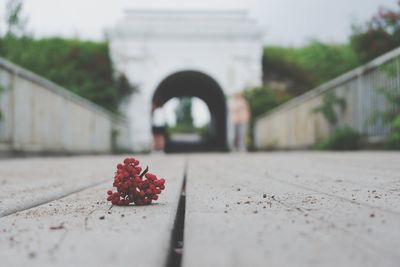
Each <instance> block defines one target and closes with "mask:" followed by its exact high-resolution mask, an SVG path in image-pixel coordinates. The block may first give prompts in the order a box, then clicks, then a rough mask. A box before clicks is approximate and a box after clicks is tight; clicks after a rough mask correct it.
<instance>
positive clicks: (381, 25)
mask: <svg viewBox="0 0 400 267" xmlns="http://www.w3.org/2000/svg"><path fill="white" fill-rule="evenodd" d="M398 5H399V7H398V8H397V10H392V9H388V8H384V7H381V8H380V9H379V11H378V12H377V14H375V15H374V16H373V17H372V18H371V19H370V20H369V21H367V22H366V23H364V24H363V25H355V26H353V34H352V36H351V44H352V46H353V48H354V50H355V51H356V52H357V53H358V55H359V58H360V59H361V61H362V62H363V63H366V62H368V61H370V60H372V59H374V58H376V57H378V56H380V55H382V54H384V53H386V52H389V51H391V50H393V49H395V48H397V47H399V46H400V2H399V3H398Z"/></svg>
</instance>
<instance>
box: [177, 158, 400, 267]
mask: <svg viewBox="0 0 400 267" xmlns="http://www.w3.org/2000/svg"><path fill="white" fill-rule="evenodd" d="M189 162H190V164H189V170H188V183H187V189H186V190H187V195H186V198H187V199H186V221H185V238H184V256H183V266H189V267H190V266H398V263H399V262H400V254H399V253H398V248H399V247H400V209H399V207H400V176H399V173H400V167H399V162H400V154H399V153H348V154H343V153H338V154H335V153H326V154H325V153H288V154H285V153H283V154H280V153H273V154H254V155H251V156H248V155H231V156H226V155H216V156H213V157H204V156H192V157H191V158H190V161H189Z"/></svg>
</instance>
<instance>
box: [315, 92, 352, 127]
mask: <svg viewBox="0 0 400 267" xmlns="http://www.w3.org/2000/svg"><path fill="white" fill-rule="evenodd" d="M336 107H339V108H340V110H341V111H343V110H344V109H345V108H346V100H345V99H343V98H340V97H338V96H337V95H336V94H335V93H334V92H332V91H329V92H327V93H326V94H324V96H323V99H322V105H321V106H319V107H316V108H315V109H313V112H315V113H322V115H323V116H324V118H325V119H326V121H327V122H328V123H329V125H331V126H336V124H337V122H338V117H337V113H336Z"/></svg>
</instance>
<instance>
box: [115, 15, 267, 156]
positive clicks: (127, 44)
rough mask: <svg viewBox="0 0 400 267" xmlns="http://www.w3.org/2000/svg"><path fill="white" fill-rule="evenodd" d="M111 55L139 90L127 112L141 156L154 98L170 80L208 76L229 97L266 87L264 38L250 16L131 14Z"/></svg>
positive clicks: (148, 145) (148, 136) (120, 26)
mask: <svg viewBox="0 0 400 267" xmlns="http://www.w3.org/2000/svg"><path fill="white" fill-rule="evenodd" d="M110 52H111V57H112V60H113V63H114V66H115V68H116V69H117V71H119V72H121V73H124V74H125V75H126V76H127V77H128V79H129V81H130V82H131V83H132V84H134V85H136V86H138V89H139V92H138V93H136V94H134V95H133V96H132V98H131V99H130V101H129V103H128V105H127V107H126V110H125V112H126V115H127V117H128V119H129V122H130V129H131V135H132V144H133V149H134V150H136V151H140V150H149V149H150V148H151V143H152V135H151V105H152V98H153V95H154V92H155V90H156V88H157V87H158V86H159V85H160V84H161V83H162V81H164V80H165V79H166V78H167V77H170V76H171V75H173V74H175V73H179V72H184V71H196V72H199V73H203V74H205V75H207V76H209V77H211V78H212V79H213V80H215V81H216V82H217V83H218V85H219V86H220V87H221V88H222V90H223V92H224V94H225V96H226V97H227V98H229V96H230V95H232V94H233V93H235V92H238V91H241V90H243V89H245V88H248V87H253V86H259V85H260V84H261V82H262V63H261V60H262V34H261V31H260V30H259V28H258V27H257V25H256V23H255V22H254V21H253V20H251V19H250V18H249V17H248V15H247V13H246V12H245V11H237V10H236V11H188V10H180V11H172V10H135V11H133V10H132V11H127V12H126V14H125V17H124V18H123V19H122V20H120V21H119V22H118V23H117V24H116V26H115V27H114V28H113V29H112V30H111V31H110ZM227 121H228V133H227V134H228V140H230V139H231V138H230V137H229V136H230V134H229V132H230V131H229V129H230V127H229V124H230V123H229V119H228V120H227ZM229 143H231V142H229Z"/></svg>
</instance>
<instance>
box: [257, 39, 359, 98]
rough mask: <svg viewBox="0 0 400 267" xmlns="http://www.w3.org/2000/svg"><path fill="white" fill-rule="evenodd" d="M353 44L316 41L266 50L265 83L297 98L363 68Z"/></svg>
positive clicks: (264, 63) (264, 58)
mask: <svg viewBox="0 0 400 267" xmlns="http://www.w3.org/2000/svg"><path fill="white" fill-rule="evenodd" d="M359 63H360V62H359V60H358V56H357V54H356V53H355V52H354V51H353V49H352V47H351V46H350V45H346V44H344V45H340V44H325V43H321V42H318V41H312V42H310V43H308V44H307V45H305V46H304V47H298V48H293V47H276V46H275V47H266V48H265V49H264V55H263V74H264V83H265V84H266V85H272V86H273V84H274V83H275V82H279V83H282V84H284V85H285V86H286V89H287V92H288V93H289V94H291V95H293V96H297V95H300V94H302V93H304V92H306V91H308V90H310V89H313V88H314V87H315V86H317V85H319V84H322V83H324V82H327V81H329V80H331V79H334V78H336V77H337V76H339V75H341V74H343V73H345V72H346V71H349V70H351V69H353V68H355V67H357V66H358V65H359Z"/></svg>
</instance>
